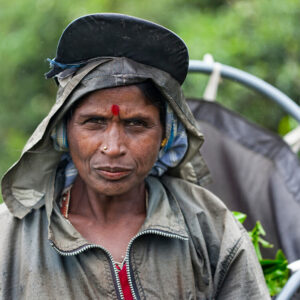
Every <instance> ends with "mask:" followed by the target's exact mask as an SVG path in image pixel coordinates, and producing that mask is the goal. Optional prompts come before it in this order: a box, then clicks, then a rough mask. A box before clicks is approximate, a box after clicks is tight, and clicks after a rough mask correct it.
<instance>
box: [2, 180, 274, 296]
mask: <svg viewBox="0 0 300 300" xmlns="http://www.w3.org/2000/svg"><path fill="white" fill-rule="evenodd" d="M58 176H59V175H58ZM147 186H148V190H149V208H148V211H147V217H146V219H145V222H144V224H143V226H142V228H141V229H140V232H139V233H138V234H137V236H136V237H135V238H134V239H133V242H132V243H131V244H130V246H129V250H128V252H127V255H126V263H127V264H128V266H129V274H130V281H131V284H132V290H133V293H134V295H135V297H136V298H137V299H203V300H204V299H222V300H226V299H228V300H229V299H230V300H235V299H236V300H240V299H253V300H257V299H260V300H263V299H269V296H268V292H267V290H266V286H265V284H264V279H263V276H262V272H261V269H260V266H259V264H258V261H257V259H256V258H255V254H254V250H253V248H252V246H251V242H250V240H249V237H248V235H247V232H246V231H245V230H244V229H243V227H242V226H241V225H239V224H238V223H237V222H236V221H235V219H234V218H233V216H232V214H231V213H230V212H229V211H228V210H227V209H226V207H225V206H224V205H223V204H222V202H221V201H219V200H218V199H217V198H216V197H215V196H213V195H212V194H210V193H209V192H207V191H206V190H204V189H202V188H200V187H199V186H197V185H194V184H190V183H188V182H186V181H184V180H181V179H175V178H172V177H166V176H164V177H163V178H162V181H159V180H158V179H156V178H155V177H149V178H148V179H147ZM49 222H50V223H49V224H48V221H47V214H46V210H45V207H42V208H40V209H37V210H33V211H32V212H31V213H30V214H28V215H27V216H26V217H25V218H24V219H23V220H18V219H17V218H14V217H13V216H12V215H11V214H10V213H9V212H8V211H7V209H6V208H5V207H4V206H3V205H2V207H1V214H0V226H1V242H2V245H6V246H5V247H1V248H0V259H1V262H2V263H1V264H0V275H1V280H0V299H45V300H46V299H62V298H63V299H75V300H76V299H121V298H120V296H119V294H118V292H117V291H118V288H117V286H118V281H117V275H118V274H117V270H116V268H114V267H113V261H112V260H111V258H110V254H109V253H107V251H105V250H104V249H103V248H101V245H91V244H89V243H88V242H87V241H86V240H85V239H84V238H83V237H82V236H81V235H80V234H79V233H78V232H77V231H76V230H75V228H74V227H73V226H72V225H71V224H70V223H69V222H68V221H67V220H65V219H64V217H63V216H62V215H61V214H60V210H59V206H58V204H57V201H55V202H54V205H53V209H52V211H51V213H50V218H49ZM48 227H49V228H48ZM47 231H49V239H50V243H49V241H48V238H47ZM12 236H13V237H14V238H11V237H12ZM51 245H52V246H51ZM12 249H13V251H12Z"/></svg>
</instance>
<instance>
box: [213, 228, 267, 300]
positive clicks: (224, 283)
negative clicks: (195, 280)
mask: <svg viewBox="0 0 300 300" xmlns="http://www.w3.org/2000/svg"><path fill="white" fill-rule="evenodd" d="M241 231H242V235H241V238H240V239H239V240H238V241H237V243H236V245H235V247H233V248H232V249H231V252H230V253H228V255H226V256H225V257H224V260H222V261H221V262H220V263H219V266H218V268H217V272H218V274H217V273H216V278H215V279H216V280H215V287H216V289H215V299H218V300H221V299H222V300H226V299H228V300H229V299H230V300H239V299H247V300H257V299H260V300H264V299H271V298H270V296H269V292H268V289H267V286H266V283H265V279H264V276H263V272H262V268H261V266H260V264H259V262H258V259H257V257H256V254H255V251H254V248H253V245H252V243H251V240H250V238H249V236H248V234H247V232H246V231H245V230H244V229H243V228H241Z"/></svg>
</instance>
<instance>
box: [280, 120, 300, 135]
mask: <svg viewBox="0 0 300 300" xmlns="http://www.w3.org/2000/svg"><path fill="white" fill-rule="evenodd" d="M298 126H299V124H298V122H297V121H296V120H295V119H293V118H292V117H291V116H288V115H286V116H284V117H282V118H281V120H280V122H279V125H278V133H279V134H280V135H281V136H284V135H286V134H287V133H289V132H290V131H292V130H293V129H295V128H296V127H298Z"/></svg>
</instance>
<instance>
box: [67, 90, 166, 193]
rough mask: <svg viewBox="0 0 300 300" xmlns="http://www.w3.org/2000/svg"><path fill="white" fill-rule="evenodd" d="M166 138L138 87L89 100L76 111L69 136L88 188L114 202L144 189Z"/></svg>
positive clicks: (99, 93) (101, 93)
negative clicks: (142, 186) (115, 112)
mask: <svg viewBox="0 0 300 300" xmlns="http://www.w3.org/2000/svg"><path fill="white" fill-rule="evenodd" d="M113 105H117V106H118V108H119V113H118V114H114V113H113V111H112V107H113ZM162 132H163V129H162V124H161V122H160V117H159V110H158V108H157V107H155V106H154V105H152V104H151V102H150V101H149V100H148V99H147V98H146V97H145V96H144V95H143V93H142V92H141V91H140V90H139V89H138V88H137V87H136V86H125V87H117V88H109V89H103V90H99V91H96V92H93V93H91V94H89V95H88V96H87V97H86V98H85V99H84V100H83V101H82V102H81V103H80V104H79V106H78V107H77V108H76V109H75V112H74V113H73V115H72V117H71V119H70V120H69V122H68V133H67V134H68V143H69V148H70V154H71V156H72V159H73V162H74V164H75V166H76V167H77V169H78V172H79V176H80V177H81V179H82V180H83V182H84V183H85V184H86V185H87V188H88V189H92V190H93V191H94V192H96V193H97V194H99V195H106V196H115V195H122V194H124V193H127V192H132V191H133V190H134V189H138V187H139V186H141V185H143V182H144V178H145V177H146V176H147V174H148V173H149V171H150V170H151V168H152V166H153V165H154V163H155V161H156V159H157V155H158V151H159V148H160V143H161V140H162Z"/></svg>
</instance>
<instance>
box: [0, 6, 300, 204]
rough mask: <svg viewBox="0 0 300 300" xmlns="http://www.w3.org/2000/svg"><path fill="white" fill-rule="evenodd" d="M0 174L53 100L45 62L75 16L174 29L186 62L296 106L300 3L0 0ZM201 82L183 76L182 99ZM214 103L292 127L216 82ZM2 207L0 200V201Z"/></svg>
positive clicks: (198, 91) (267, 123) (200, 77)
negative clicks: (266, 89) (209, 63)
mask: <svg viewBox="0 0 300 300" xmlns="http://www.w3.org/2000/svg"><path fill="white" fill-rule="evenodd" d="M0 7H1V9H0V36H1V42H0V59H1V67H0V82H1V84H0V105H1V109H0V176H1V177H2V175H3V174H4V172H5V171H6V170H7V168H8V167H9V166H10V165H11V164H12V163H13V162H15V161H16V160H17V159H18V157H19V155H20V153H21V151H22V148H23V146H24V144H25V142H26V140H27V138H28V137H29V136H30V134H31V133H32V132H33V130H34V129H35V127H36V126H37V124H38V123H39V122H40V121H41V120H42V118H43V117H44V116H45V115H46V114H47V112H48V110H49V108H50V107H51V106H52V104H53V103H54V101H55V93H56V85H55V83H54V81H53V80H46V79H45V78H44V73H46V72H47V71H48V70H49V65H48V63H47V62H46V58H53V57H55V52H56V45H57V42H58V39H59V37H60V35H61V33H62V31H63V29H64V28H65V27H66V25H67V24H68V23H69V22H70V21H72V20H73V19H74V18H77V17H79V16H82V15H84V14H89V13H95V12H118V13H125V14H130V15H134V16H137V17H141V18H145V19H148V20H151V21H154V22H157V23H160V24H161V25H164V26H166V27H168V28H169V29H171V30H173V31H175V32H176V33H177V34H178V35H179V36H180V37H182V39H183V40H184V41H185V42H186V44H187V46H188V48H189V52H190V58H191V59H202V58H203V56H204V54H206V53H211V54H212V55H213V57H214V59H215V61H218V62H221V63H223V64H226V65H230V66H233V67H236V68H239V69H242V70H244V71H246V72H249V73H251V74H253V75H255V76H258V77H260V78H261V79H263V80H265V81H267V82H269V83H271V84H272V85H274V86H275V87H277V88H279V89H280V90H281V91H282V92H284V93H286V94H287V95H288V96H289V97H291V98H292V99H293V100H294V101H296V102H297V103H298V104H300V80H299V77H300V64H299V62H300V30H299V20H300V1H298V0H285V1H278V0H159V1H158V0H157V1H148V0H144V1H141V0H126V1H124V0H77V1H74V0H64V1H61V0H51V1H49V0H22V1H19V2H18V3H16V2H13V1H12V2H10V1H7V0H0ZM207 81H208V76H207V75H204V74H197V75H196V74H190V75H189V76H188V78H187V80H186V82H185V84H184V91H185V94H186V96H188V97H199V98H201V96H202V95H203V92H204V89H205V86H206V84H207ZM218 101H220V102H222V103H223V104H224V105H225V106H227V107H229V108H231V109H233V110H235V111H237V112H239V113H240V114H242V115H244V116H246V117H247V118H248V119H249V120H252V121H254V122H255V123H257V124H259V125H261V126H263V127H264V128H266V129H267V130H271V131H273V132H275V133H278V134H280V135H284V134H286V133H287V132H289V131H290V130H292V129H293V128H295V127H296V126H297V122H296V121H295V120H293V119H292V118H291V117H289V116H287V115H286V113H285V112H284V111H283V110H282V109H281V108H280V107H279V106H277V105H276V104H275V103H273V102H271V101H270V100H268V99H265V98H264V97H262V96H260V95H259V94H257V93H254V92H251V91H250V90H248V89H246V88H244V87H242V86H241V85H239V84H237V83H234V82H232V81H226V80H223V81H222V83H221V85H220V87H219V93H218ZM0 201H1V199H0Z"/></svg>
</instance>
